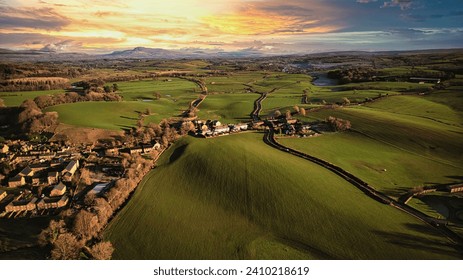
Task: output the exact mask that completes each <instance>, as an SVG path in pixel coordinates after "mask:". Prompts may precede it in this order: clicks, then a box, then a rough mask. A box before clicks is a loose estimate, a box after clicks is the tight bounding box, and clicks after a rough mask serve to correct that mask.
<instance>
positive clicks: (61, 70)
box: [0, 62, 87, 80]
mask: <svg viewBox="0 0 463 280" xmlns="http://www.w3.org/2000/svg"><path fill="white" fill-rule="evenodd" d="M86 72H87V69H85V68H84V67H79V66H69V65H59V64H56V63H52V64H48V63H18V62H16V63H9V64H0V80H8V79H20V78H26V77H63V78H75V77H79V76H82V75H83V74H85V73H86Z"/></svg>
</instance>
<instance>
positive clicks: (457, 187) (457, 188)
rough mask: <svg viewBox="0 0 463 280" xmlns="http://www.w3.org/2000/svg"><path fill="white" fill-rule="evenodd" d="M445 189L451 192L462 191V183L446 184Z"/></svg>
mask: <svg viewBox="0 0 463 280" xmlns="http://www.w3.org/2000/svg"><path fill="white" fill-rule="evenodd" d="M447 190H448V191H449V192H451V193H456V192H463V184H459V185H453V186H448V187H447Z"/></svg>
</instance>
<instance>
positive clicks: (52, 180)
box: [47, 171, 59, 185]
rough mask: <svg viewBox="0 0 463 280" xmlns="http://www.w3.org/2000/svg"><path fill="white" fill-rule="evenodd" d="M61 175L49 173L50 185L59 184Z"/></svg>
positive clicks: (55, 172)
mask: <svg viewBox="0 0 463 280" xmlns="http://www.w3.org/2000/svg"><path fill="white" fill-rule="evenodd" d="M58 178H59V173H58V172H57V171H53V172H48V176H47V181H48V184H49V185H52V184H56V183H58Z"/></svg>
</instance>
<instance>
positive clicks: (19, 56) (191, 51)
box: [0, 47, 462, 61]
mask: <svg viewBox="0 0 463 280" xmlns="http://www.w3.org/2000/svg"><path fill="white" fill-rule="evenodd" d="M459 50H462V49H459ZM447 51H449V50H445V49H441V50H412V51H382V52H364V51H341V52H340V51H336V52H325V53H311V54H305V55H308V56H316V55H324V56H335V55H341V54H342V55H377V54H389V55H394V54H400V53H436V52H447ZM294 55H297V54H294ZM299 55H304V54H299ZM267 56H278V55H277V54H269V53H265V52H261V51H260V50H258V49H255V48H249V49H243V50H239V51H232V52H226V51H222V50H209V49H198V48H188V49H180V50H168V49H161V48H145V47H136V48H134V49H131V50H122V51H114V52H112V53H108V54H86V53H76V52H74V53H63V52H54V51H44V50H21V51H15V50H9V49H0V61H8V60H17V61H18V60H19V61H76V60H98V59H182V58H186V59H213V58H230V59H232V58H256V57H267ZM280 56H281V55H280Z"/></svg>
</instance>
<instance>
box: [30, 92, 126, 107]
mask: <svg viewBox="0 0 463 280" xmlns="http://www.w3.org/2000/svg"><path fill="white" fill-rule="evenodd" d="M121 100H122V97H121V96H120V95H119V94H117V93H114V92H110V93H105V92H102V93H101V92H89V93H87V94H78V93H77V92H67V93H61V94H53V95H39V96H37V97H36V98H35V99H34V102H35V103H36V104H37V106H38V107H39V108H41V109H43V108H46V107H50V106H54V105H59V104H65V103H76V102H86V101H121Z"/></svg>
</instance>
